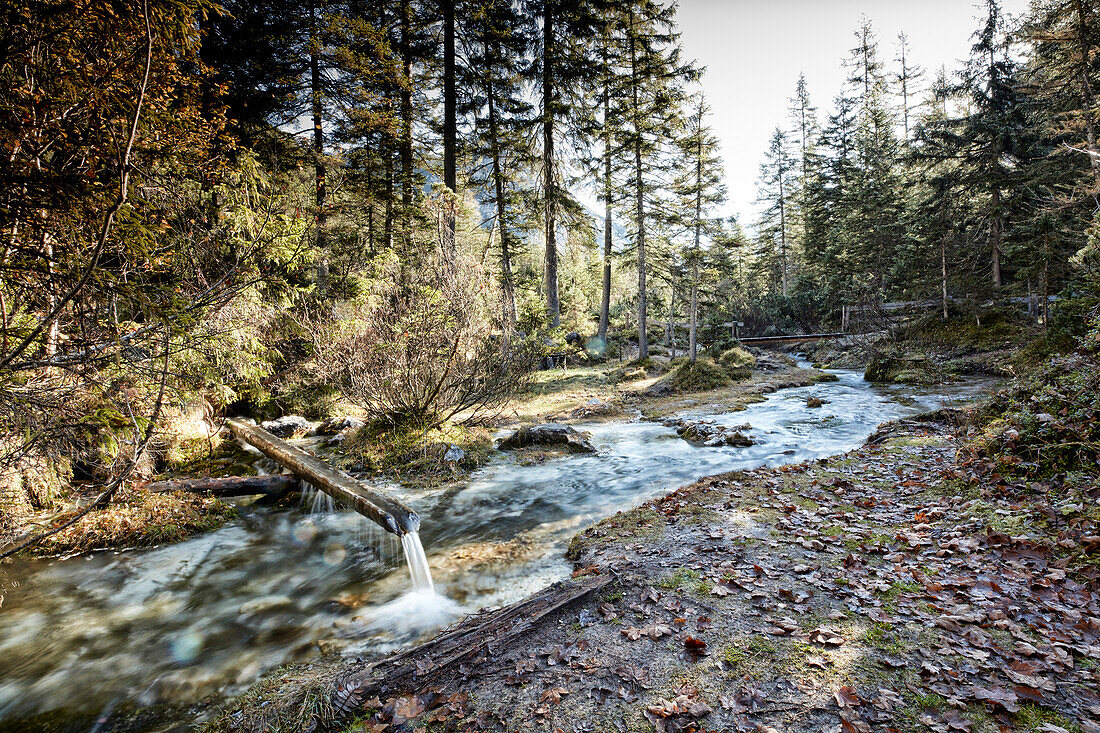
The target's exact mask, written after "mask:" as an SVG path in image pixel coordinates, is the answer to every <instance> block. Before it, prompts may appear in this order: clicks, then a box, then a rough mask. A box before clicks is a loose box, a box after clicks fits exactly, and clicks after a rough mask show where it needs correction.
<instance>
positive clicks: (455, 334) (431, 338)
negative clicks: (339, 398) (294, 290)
mask: <svg viewBox="0 0 1100 733" xmlns="http://www.w3.org/2000/svg"><path fill="white" fill-rule="evenodd" d="M437 264H438V266H435V267H429V266H426V267H422V268H419V269H418V271H417V272H416V273H415V274H410V273H408V272H406V273H405V275H404V277H405V278H415V280H413V281H412V282H406V283H402V282H401V281H402V279H403V278H402V277H401V276H400V275H399V273H398V272H395V271H394V270H395V266H394V265H393V264H392V263H391V264H390V265H389V266H388V267H386V268H384V269H383V270H382V271H381V272H380V273H379V275H380V276H379V278H378V279H377V281H376V282H375V284H374V287H373V289H372V292H371V295H370V297H369V298H366V299H364V300H361V301H358V302H356V303H351V304H346V305H341V306H339V308H338V312H336V313H335V314H334V317H333V318H331V319H325V320H324V321H323V322H322V324H323V325H320V326H318V327H316V328H315V329H314V330H313V337H314V341H315V353H316V355H317V356H316V365H317V371H318V374H317V377H318V378H320V379H322V380H324V381H326V382H328V383H331V384H332V385H334V386H335V387H336V388H338V389H339V390H340V391H341V392H342V393H343V394H344V396H345V397H347V399H348V400H349V401H351V402H352V403H354V404H356V405H358V406H359V407H361V408H362V409H363V410H364V411H365V412H366V414H367V417H369V418H370V419H371V420H373V421H377V422H382V423H385V424H388V425H391V426H393V427H394V428H400V429H411V430H426V429H430V428H433V427H436V426H439V425H442V424H443V423H444V422H446V421H448V420H451V419H461V420H462V421H463V422H467V423H469V422H475V421H478V420H483V419H485V418H488V417H491V416H493V415H495V414H497V413H498V412H499V411H500V409H502V408H503V407H504V405H505V404H506V403H507V401H508V400H509V399H510V398H511V397H512V396H513V395H514V394H515V393H516V392H517V391H519V390H520V389H522V388H524V387H526V385H527V381H528V379H529V375H530V373H531V366H532V364H533V358H534V356H535V354H536V353H537V352H538V349H537V348H536V343H535V340H534V339H527V340H524V341H520V340H518V339H515V338H504V337H499V338H493V337H491V330H492V329H491V323H490V322H489V320H488V318H487V316H486V315H485V314H486V312H487V304H485V303H482V302H481V301H480V300H479V297H480V294H481V293H484V292H486V289H484V288H482V287H480V286H481V284H482V281H483V279H484V277H483V274H482V273H480V272H479V271H478V270H477V269H476V267H475V266H473V265H472V264H470V263H463V262H459V263H455V264H454V265H446V264H444V263H437Z"/></svg>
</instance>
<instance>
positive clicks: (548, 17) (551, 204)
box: [542, 0, 561, 328]
mask: <svg viewBox="0 0 1100 733" xmlns="http://www.w3.org/2000/svg"><path fill="white" fill-rule="evenodd" d="M551 2H552V0H543V3H542V10H543V17H542V175H543V185H544V187H545V192H546V201H545V217H546V233H545V237H546V314H547V316H548V317H549V319H550V327H551V328H557V327H558V326H560V325H561V303H560V301H559V300H558V243H557V234H558V192H557V182H556V180H555V171H554V116H555V115H556V114H557V111H556V110H555V109H554V82H555V79H554V54H555V53H556V49H555V46H554V11H553V8H552V7H551Z"/></svg>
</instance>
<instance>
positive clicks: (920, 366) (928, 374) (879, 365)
mask: <svg viewBox="0 0 1100 733" xmlns="http://www.w3.org/2000/svg"><path fill="white" fill-rule="evenodd" d="M936 376H937V375H936V369H935V367H934V366H933V365H932V362H931V361H929V359H928V357H925V356H885V355H882V354H876V355H874V356H873V357H871V362H870V363H869V364H868V365H867V370H866V371H865V372H864V373H863V378H864V379H866V380H867V381H868V382H895V383H901V384H931V383H933V382H935V381H936Z"/></svg>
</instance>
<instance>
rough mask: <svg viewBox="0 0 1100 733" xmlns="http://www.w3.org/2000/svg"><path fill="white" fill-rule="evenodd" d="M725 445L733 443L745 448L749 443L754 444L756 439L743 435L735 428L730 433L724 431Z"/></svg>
mask: <svg viewBox="0 0 1100 733" xmlns="http://www.w3.org/2000/svg"><path fill="white" fill-rule="evenodd" d="M725 441H726V445H733V446H738V447H742V448H747V447H748V446H750V445H756V441H755V440H753V439H752V438H750V437H749V436H747V435H745V434H744V433H742V432H741V431H739V430H735V431H733V432H732V433H726V435H725Z"/></svg>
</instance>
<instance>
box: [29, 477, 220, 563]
mask: <svg viewBox="0 0 1100 733" xmlns="http://www.w3.org/2000/svg"><path fill="white" fill-rule="evenodd" d="M74 513H75V512H74ZM72 514H73V513H69V514H62V515H60V516H59V517H57V519H56V520H55V521H56V523H57V524H63V523H64V522H65V521H67V520H68V519H69V518H70V517H71V516H72ZM236 516H237V510H236V509H235V508H234V507H233V506H232V505H230V504H227V503H225V502H223V501H221V500H220V499H216V498H213V497H208V496H199V495H196V494H188V493H183V492H175V493H166V494H157V493H153V492H150V491H146V490H144V489H131V490H129V491H127V492H125V493H122V494H120V495H118V496H117V497H116V500H115V503H114V504H112V505H110V506H108V507H107V508H106V509H100V510H96V511H93V512H90V513H89V514H88V515H87V516H85V517H84V518H83V519H81V520H80V521H79V522H77V523H76V524H74V525H73V526H71V527H68V528H67V529H64V530H62V531H61V532H59V533H57V534H55V535H51V536H50V537H47V538H45V539H44V540H42V541H40V542H38V543H37V544H35V545H33V546H32V547H30V548H28V550H27V551H26V552H27V553H28V554H34V555H38V556H42V555H68V554H73V553H85V552H91V551H92V550H98V549H103V548H111V549H123V548H128V547H148V546H150V545H160V544H167V543H170V542H179V541H181V540H185V539H187V538H188V537H192V536H194V535H197V534H202V533H204V532H211V531H213V530H215V529H218V528H219V527H221V526H222V525H224V524H225V523H226V522H228V521H229V520H230V519H233V518H234V517H236Z"/></svg>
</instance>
